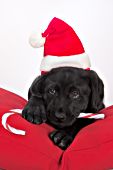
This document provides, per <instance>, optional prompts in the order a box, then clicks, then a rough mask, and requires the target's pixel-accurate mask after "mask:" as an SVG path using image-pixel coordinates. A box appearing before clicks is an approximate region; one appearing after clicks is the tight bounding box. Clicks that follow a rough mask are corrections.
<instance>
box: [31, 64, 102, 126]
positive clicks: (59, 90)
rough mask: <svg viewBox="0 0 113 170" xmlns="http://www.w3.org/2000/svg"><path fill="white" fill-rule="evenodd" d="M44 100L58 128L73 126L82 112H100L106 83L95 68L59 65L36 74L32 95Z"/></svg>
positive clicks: (52, 122) (52, 121)
mask: <svg viewBox="0 0 113 170" xmlns="http://www.w3.org/2000/svg"><path fill="white" fill-rule="evenodd" d="M31 95H36V96H38V97H41V98H42V99H43V101H44V104H45V107H46V111H47V118H48V121H49V122H50V123H51V124H53V125H55V126H56V127H59V128H64V127H67V126H71V125H72V124H73V123H74V122H75V121H76V118H77V117H78V115H79V114H80V113H81V112H92V113H95V112H98V111H99V110H100V109H102V108H103V107H104V104H103V96H104V87H103V83H102V80H101V79H100V78H99V77H98V75H97V74H96V73H95V72H94V71H86V70H83V69H79V68H70V67H66V68H56V69H53V70H51V71H50V72H49V73H47V74H46V75H43V76H40V77H39V78H36V79H35V81H34V82H33V84H32V86H31V88H30V92H29V97H30V96H31Z"/></svg>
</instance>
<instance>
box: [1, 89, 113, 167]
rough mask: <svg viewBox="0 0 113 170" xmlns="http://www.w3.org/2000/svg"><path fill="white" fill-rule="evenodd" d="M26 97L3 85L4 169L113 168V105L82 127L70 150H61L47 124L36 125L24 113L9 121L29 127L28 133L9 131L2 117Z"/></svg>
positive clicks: (21, 105) (24, 128) (20, 106)
mask: <svg viewBox="0 0 113 170" xmlns="http://www.w3.org/2000/svg"><path fill="white" fill-rule="evenodd" d="M25 104H26V100H25V99H23V98H22V97H20V96H18V95H16V94H14V93H12V92H9V91H6V90H4V89H1V88H0V169H5V170H76V169H77V170H109V169H113V106H111V107H108V108H106V109H103V110H101V111H100V113H104V114H105V119H104V120H98V121H96V122H95V123H93V124H91V125H89V126H87V127H85V128H83V129H82V130H81V131H80V132H79V133H78V135H77V136H76V137H75V139H74V141H73V143H72V144H71V145H70V146H69V147H68V149H67V150H65V151H62V150H61V149H59V148H58V147H57V146H55V145H54V144H53V143H52V142H51V140H50V139H49V138H48V134H49V133H50V132H51V131H52V130H53V128H52V127H50V126H49V125H47V124H42V125H34V124H31V123H29V122H27V121H26V120H25V119H23V118H22V117H21V115H18V114H15V115H13V116H10V117H9V118H8V123H9V124H10V125H12V126H13V127H15V128H17V129H23V130H25V131H26V135H25V136H21V135H15V134H12V133H10V132H8V131H7V130H6V129H4V127H3V126H2V124H1V117H2V115H3V114H4V113H6V112H8V111H9V110H11V109H16V108H18V109H22V108H23V107H24V106H25Z"/></svg>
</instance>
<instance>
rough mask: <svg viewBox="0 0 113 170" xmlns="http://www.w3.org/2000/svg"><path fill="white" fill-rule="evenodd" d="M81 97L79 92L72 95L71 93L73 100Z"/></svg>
mask: <svg viewBox="0 0 113 170" xmlns="http://www.w3.org/2000/svg"><path fill="white" fill-rule="evenodd" d="M79 96H80V94H79V92H78V91H76V90H75V91H72V92H71V93H70V97H71V98H72V99H78V98H79Z"/></svg>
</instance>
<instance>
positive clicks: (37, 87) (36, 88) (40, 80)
mask: <svg viewBox="0 0 113 170" xmlns="http://www.w3.org/2000/svg"><path fill="white" fill-rule="evenodd" d="M45 77H46V76H45V75H41V76H38V77H37V78H36V79H35V80H34V81H33V83H32V85H31V87H30V88H29V92H28V99H30V97H31V96H35V97H38V98H42V90H43V84H44V80H45Z"/></svg>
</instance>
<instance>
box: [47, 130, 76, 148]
mask: <svg viewBox="0 0 113 170" xmlns="http://www.w3.org/2000/svg"><path fill="white" fill-rule="evenodd" d="M49 136H50V138H51V140H52V141H53V142H54V144H55V145H57V146H58V147H60V148H61V149H63V150H65V149H66V148H67V147H68V146H69V145H70V144H71V143H72V141H73V137H72V136H70V135H68V134H67V133H66V132H65V131H62V130H55V131H53V132H51V133H50V134H49Z"/></svg>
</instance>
